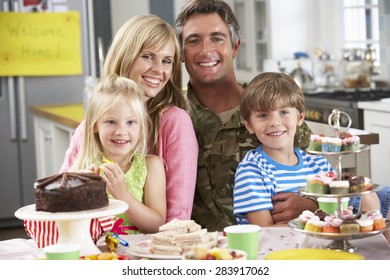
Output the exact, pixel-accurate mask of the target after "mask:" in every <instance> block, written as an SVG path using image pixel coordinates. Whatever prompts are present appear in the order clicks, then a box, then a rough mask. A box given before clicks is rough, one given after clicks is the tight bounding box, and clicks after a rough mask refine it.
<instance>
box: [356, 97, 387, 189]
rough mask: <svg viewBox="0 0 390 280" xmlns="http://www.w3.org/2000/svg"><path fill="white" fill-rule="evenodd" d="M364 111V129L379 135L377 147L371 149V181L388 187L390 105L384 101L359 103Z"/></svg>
mask: <svg viewBox="0 0 390 280" xmlns="http://www.w3.org/2000/svg"><path fill="white" fill-rule="evenodd" d="M358 107H359V108H360V109H363V110H364V114H363V115H364V121H363V122H364V129H365V130H369V131H373V132H376V133H378V134H379V145H375V146H373V147H372V148H371V173H372V180H373V182H375V183H377V184H384V185H390V170H389V166H390V104H389V103H388V102H384V101H375V102H374V101H371V102H368V101H367V102H359V103H358Z"/></svg>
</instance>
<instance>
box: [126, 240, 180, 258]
mask: <svg viewBox="0 0 390 280" xmlns="http://www.w3.org/2000/svg"><path fill="white" fill-rule="evenodd" d="M151 242H152V240H146V241H141V242H138V243H136V244H134V245H133V246H140V247H146V248H147V247H150V243H151ZM126 253H129V254H130V255H132V256H135V257H139V258H146V259H154V260H181V259H182V258H183V257H182V256H181V255H179V256H172V255H158V254H152V253H138V252H135V251H133V250H132V248H131V247H130V248H129V249H127V250H126Z"/></svg>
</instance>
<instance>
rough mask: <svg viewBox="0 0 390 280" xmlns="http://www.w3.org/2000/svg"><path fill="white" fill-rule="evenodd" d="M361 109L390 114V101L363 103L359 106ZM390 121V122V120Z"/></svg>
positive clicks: (386, 99) (359, 103)
mask: <svg viewBox="0 0 390 280" xmlns="http://www.w3.org/2000/svg"><path fill="white" fill-rule="evenodd" d="M357 106H358V108H359V109H362V110H371V111H378V112H385V113H390V99H388V98H385V99H382V100H381V101H361V102H358V104H357ZM389 121H390V120H389Z"/></svg>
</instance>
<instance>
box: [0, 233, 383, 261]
mask: <svg viewBox="0 0 390 280" xmlns="http://www.w3.org/2000/svg"><path fill="white" fill-rule="evenodd" d="M121 237H122V238H123V239H125V240H126V241H128V242H129V244H130V245H131V244H135V243H138V242H141V241H144V240H148V239H150V235H149V234H139V235H122V236H121ZM331 242H332V241H331V240H324V239H318V238H314V237H310V236H307V235H305V234H302V233H299V232H296V231H294V230H292V229H290V228H288V227H262V229H261V232H260V239H259V259H260V260H262V259H264V256H265V255H266V254H268V253H271V252H274V251H278V250H285V249H294V248H326V247H327V246H328V245H329V244H330V243H331ZM349 242H350V243H351V244H353V245H355V246H357V247H358V249H357V251H356V253H358V254H361V255H363V256H364V257H365V259H366V260H390V245H389V244H388V242H387V241H386V239H385V238H384V237H383V235H382V234H378V235H375V236H372V237H369V238H364V239H357V240H351V241H349ZM98 246H99V248H100V249H101V250H102V251H105V250H107V248H106V246H105V244H104V241H103V239H101V240H99V242H98ZM117 249H118V253H121V252H125V250H126V247H123V246H121V245H118V247H117ZM43 257H44V254H43V251H42V249H38V248H37V247H36V245H35V242H34V241H33V240H31V239H21V238H16V239H10V240H5V241H0V259H8V260H29V259H31V260H32V259H37V258H43Z"/></svg>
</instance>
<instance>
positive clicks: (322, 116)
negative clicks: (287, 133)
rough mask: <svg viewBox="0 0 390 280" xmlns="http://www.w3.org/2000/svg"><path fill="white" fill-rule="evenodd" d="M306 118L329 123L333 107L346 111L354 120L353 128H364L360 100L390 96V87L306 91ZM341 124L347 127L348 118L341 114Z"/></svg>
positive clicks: (373, 99) (372, 99)
mask: <svg viewBox="0 0 390 280" xmlns="http://www.w3.org/2000/svg"><path fill="white" fill-rule="evenodd" d="M304 94H305V102H306V112H305V113H306V114H305V119H306V120H308V121H315V122H319V123H325V124H327V123H328V118H329V115H330V114H332V110H333V109H338V110H340V111H344V112H346V113H347V114H348V115H349V116H350V117H351V120H352V125H351V127H352V128H357V129H364V124H363V110H361V109H358V107H357V103H358V102H359V101H375V100H381V99H382V98H389V97H390V89H389V88H384V89H369V90H359V89H347V90H346V89H339V90H334V91H330V92H315V93H313V92H306V93H304ZM340 125H341V126H343V127H346V126H347V125H348V119H347V118H346V117H345V116H343V115H342V116H341V118H340Z"/></svg>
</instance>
